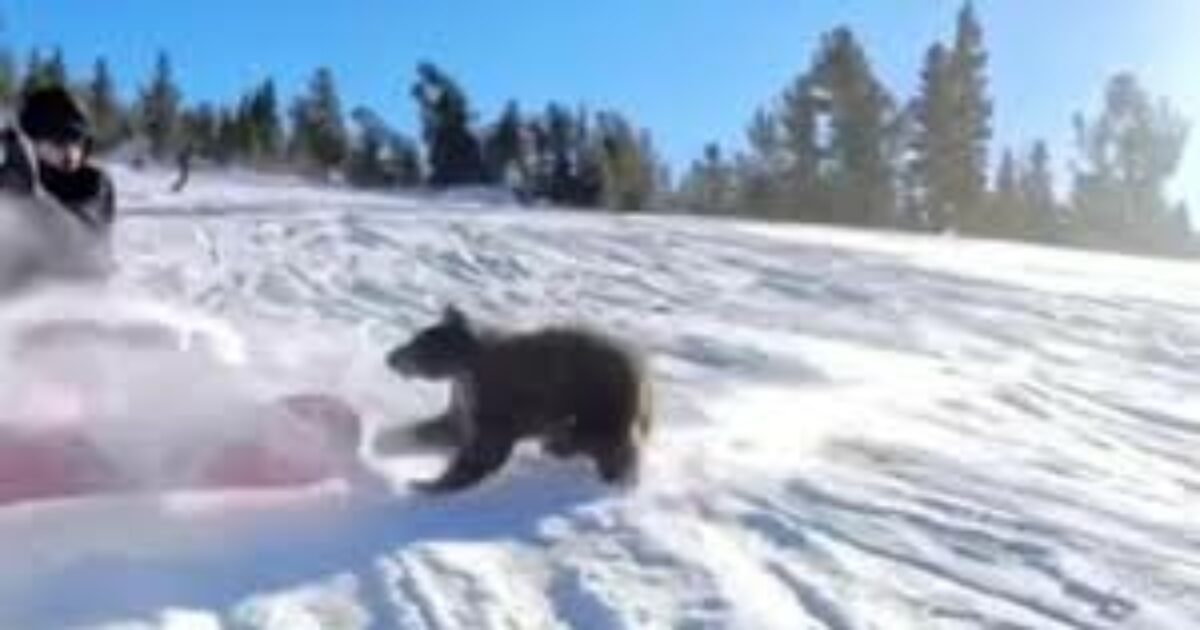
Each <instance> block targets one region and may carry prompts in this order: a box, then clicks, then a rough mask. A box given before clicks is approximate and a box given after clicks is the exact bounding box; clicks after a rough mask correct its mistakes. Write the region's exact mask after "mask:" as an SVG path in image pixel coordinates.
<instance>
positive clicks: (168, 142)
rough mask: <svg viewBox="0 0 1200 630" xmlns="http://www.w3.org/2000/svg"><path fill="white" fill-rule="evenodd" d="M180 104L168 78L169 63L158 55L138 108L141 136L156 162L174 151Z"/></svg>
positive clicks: (164, 55) (172, 79)
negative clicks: (145, 140) (144, 138)
mask: <svg viewBox="0 0 1200 630" xmlns="http://www.w3.org/2000/svg"><path fill="white" fill-rule="evenodd" d="M181 100H182V97H181V95H180V91H179V88H178V87H176V85H175V81H174V78H173V77H172V75H171V62H170V59H168V57H167V54H166V53H165V52H160V53H159V54H158V61H157V62H156V63H155V66H154V74H153V76H152V77H151V79H150V84H149V85H148V86H146V88H145V89H144V90H143V91H142V98H141V105H140V107H139V120H140V123H141V132H142V133H143V134H145V136H146V139H147V140H148V141H149V143H150V154H151V156H152V157H154V158H155V159H163V158H164V157H166V155H167V153H168V152H169V151H171V150H173V149H174V148H175V142H176V134H177V133H178V117H179V104H180V101H181Z"/></svg>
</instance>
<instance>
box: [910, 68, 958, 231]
mask: <svg viewBox="0 0 1200 630" xmlns="http://www.w3.org/2000/svg"><path fill="white" fill-rule="evenodd" d="M955 109H956V107H955V96H954V92H953V90H952V86H951V79H950V54H949V53H948V52H947V50H946V48H945V47H944V46H942V45H941V44H934V45H933V46H931V47H930V48H929V51H928V52H927V53H926V55H925V65H924V68H923V69H922V71H921V87H920V93H919V95H918V96H917V98H916V100H915V101H914V103H913V107H912V111H913V123H914V130H913V136H912V148H911V150H912V159H911V161H910V163H909V168H910V169H911V181H912V184H913V190H914V196H915V197H916V207H917V208H916V215H917V216H916V217H914V223H916V224H917V225H919V226H921V227H925V228H928V229H932V230H935V231H940V230H944V229H946V228H949V227H952V226H954V225H956V224H957V223H958V217H957V216H956V215H957V214H958V210H959V206H958V204H957V200H956V191H955V183H954V179H955V172H956V170H957V167H956V165H955V164H954V160H955V159H956V158H955V154H956V151H955V144H956V141H955V134H954V128H953V125H954V115H955Z"/></svg>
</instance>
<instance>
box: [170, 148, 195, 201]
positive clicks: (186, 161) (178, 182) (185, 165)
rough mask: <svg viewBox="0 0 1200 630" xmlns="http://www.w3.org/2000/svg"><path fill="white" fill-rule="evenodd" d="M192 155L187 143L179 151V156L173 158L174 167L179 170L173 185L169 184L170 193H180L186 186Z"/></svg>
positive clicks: (190, 173)
mask: <svg viewBox="0 0 1200 630" xmlns="http://www.w3.org/2000/svg"><path fill="white" fill-rule="evenodd" d="M192 153H193V149H192V145H191V143H188V144H186V145H184V147H183V149H181V150H180V151H179V155H177V156H175V165H176V166H177V167H178V168H179V175H178V176H177V177H176V179H175V183H174V184H171V192H175V193H177V192H181V191H182V190H183V189H184V187H185V186H187V183H188V180H189V179H190V178H191V175H192Z"/></svg>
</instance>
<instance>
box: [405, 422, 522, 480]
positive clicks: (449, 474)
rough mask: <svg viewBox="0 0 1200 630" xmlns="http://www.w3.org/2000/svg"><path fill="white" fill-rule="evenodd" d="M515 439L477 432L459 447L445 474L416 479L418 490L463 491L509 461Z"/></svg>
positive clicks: (499, 434) (511, 436)
mask: <svg viewBox="0 0 1200 630" xmlns="http://www.w3.org/2000/svg"><path fill="white" fill-rule="evenodd" d="M515 441H516V438H515V436H513V435H511V434H504V433H500V432H496V431H488V432H480V433H479V434H477V436H476V437H475V439H474V440H472V441H471V443H470V444H468V445H467V446H466V447H464V448H463V449H461V450H460V451H459V452H458V454H457V455H456V456H455V458H454V461H453V462H451V464H450V466H449V467H448V468H447V469H446V471H445V472H444V473H442V475H441V476H440V477H438V478H437V479H434V480H431V481H417V482H414V483H413V487H414V488H415V489H417V490H419V491H421V492H427V493H443V492H453V491H456V490H462V489H464V488H467V487H470V486H473V485H475V484H477V483H479V482H480V481H481V480H482V479H483V478H484V477H487V476H488V475H490V474H491V473H493V472H495V471H496V470H497V469H498V468H500V466H502V465H503V464H504V462H505V461H506V460H508V456H509V455H510V454H511V453H512V450H513V444H514V443H515Z"/></svg>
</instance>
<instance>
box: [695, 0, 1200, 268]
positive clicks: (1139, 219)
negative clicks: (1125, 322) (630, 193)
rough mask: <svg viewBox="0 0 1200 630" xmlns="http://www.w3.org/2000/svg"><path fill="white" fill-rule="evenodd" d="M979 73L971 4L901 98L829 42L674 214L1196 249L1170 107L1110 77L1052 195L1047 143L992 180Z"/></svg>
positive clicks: (703, 174) (847, 50) (1001, 165)
mask: <svg viewBox="0 0 1200 630" xmlns="http://www.w3.org/2000/svg"><path fill="white" fill-rule="evenodd" d="M987 62H988V52H987V48H986V45H985V40H984V30H983V27H982V25H981V24H980V22H979V20H978V17H977V15H976V12H975V10H974V8H973V6H972V5H971V3H969V2H968V3H966V4H965V5H964V6H963V7H962V9H961V10H960V11H959V14H958V20H957V27H956V29H955V33H954V37H953V40H952V41H950V42H948V43H943V42H936V43H934V44H932V45H931V46H930V47H929V48H928V51H927V53H926V55H925V59H924V66H923V69H922V71H921V76H920V84H919V91H918V93H917V94H916V95H915V96H913V97H912V98H910V99H908V100H901V99H899V98H898V97H897V96H895V95H894V94H893V93H892V92H890V91H889V90H888V89H887V87H886V86H885V85H884V84H883V83H882V81H880V80H879V78H878V77H876V76H875V74H874V72H873V70H872V66H871V63H870V60H869V58H868V56H867V53H866V51H865V50H864V48H863V46H862V45H861V44H860V42H859V41H858V39H857V38H856V37H855V35H854V33H853V32H852V31H851V30H850V29H848V28H838V29H835V30H833V31H831V32H829V33H828V34H826V35H825V36H824V37H823V38H822V39H821V41H820V43H819V45H818V47H817V51H816V53H815V55H814V56H813V59H812V61H811V63H810V65H809V67H808V68H807V69H806V70H805V71H804V72H803V73H801V74H800V75H799V76H798V77H796V78H795V80H794V81H792V83H791V84H790V85H789V86H787V88H786V89H785V90H784V91H783V92H782V94H781V95H780V96H779V97H778V98H777V99H776V100H775V101H774V102H772V103H771V104H770V105H768V106H766V107H764V108H762V109H761V110H760V111H759V112H758V113H757V114H756V115H755V116H754V118H753V120H752V121H751V122H750V124H749V126H748V129H747V133H746V141H747V142H746V144H747V148H746V149H744V150H742V151H739V152H737V153H734V154H729V153H728V152H726V151H724V150H723V149H722V148H721V147H719V146H717V145H716V144H712V145H709V146H708V147H707V148H706V149H705V151H704V154H703V156H702V157H701V158H700V159H698V160H696V161H695V162H694V163H693V164H692V165H691V167H690V169H689V170H688V171H687V173H686V174H685V176H684V177H683V179H682V181H681V182H680V187H679V190H678V200H677V202H678V203H679V204H681V205H683V206H685V207H689V208H692V209H694V210H696V211H700V212H709V213H717V214H736V215H750V216H754V217H760V218H770V219H779V220H794V221H816V222H824V223H836V224H848V225H862V226H882V227H888V228H901V229H911V230H921V231H954V232H958V233H965V234H973V235H982V236H989V237H1000V238H1014V239H1023V240H1031V241H1040V242H1048V243H1059V244H1070V245H1078V246H1085V247H1101V248H1106V249H1118V250H1124V251H1132V252H1152V253H1161V254H1193V253H1195V252H1196V245H1195V241H1194V239H1193V234H1192V230H1191V225H1190V222H1189V213H1188V210H1187V208H1186V207H1185V206H1184V205H1183V204H1182V203H1181V202H1178V201H1173V200H1171V199H1169V198H1168V195H1167V192H1166V186H1167V183H1168V182H1169V180H1170V178H1171V177H1172V175H1173V174H1174V173H1175V171H1176V169H1177V168H1178V166H1179V163H1180V160H1181V158H1182V156H1183V150H1184V146H1185V143H1186V139H1187V135H1188V124H1187V123H1186V122H1185V121H1184V120H1183V119H1182V118H1181V117H1180V115H1179V114H1178V113H1177V112H1176V111H1175V110H1174V109H1173V108H1172V107H1171V105H1170V104H1169V103H1168V102H1167V101H1165V100H1162V99H1156V98H1155V97H1153V96H1152V95H1150V94H1149V93H1147V91H1146V90H1145V89H1144V88H1143V87H1142V86H1141V85H1140V84H1139V83H1138V80H1137V78H1136V77H1135V76H1134V75H1132V74H1128V73H1124V74H1118V75H1117V76H1114V77H1113V78H1112V79H1111V80H1110V81H1109V83H1108V85H1107V86H1106V88H1105V90H1104V98H1103V102H1102V103H1101V106H1100V109H1099V111H1098V113H1096V114H1094V115H1090V116H1088V115H1084V114H1077V115H1076V116H1075V117H1074V119H1073V124H1074V129H1075V137H1076V141H1075V145H1076V146H1075V155H1074V156H1073V159H1072V160H1071V162H1070V163H1071V165H1072V168H1071V181H1070V182H1069V185H1068V186H1067V187H1064V188H1063V190H1068V191H1069V192H1068V193H1067V194H1066V195H1060V194H1058V193H1057V192H1056V191H1057V190H1059V189H1058V188H1057V187H1056V185H1055V181H1054V177H1055V168H1054V166H1053V162H1052V157H1051V155H1050V151H1049V149H1048V147H1047V145H1046V143H1045V142H1043V141H1037V142H1034V143H1032V145H1030V146H1028V147H1015V148H1014V147H1005V148H1003V149H1001V150H999V151H998V152H997V156H998V159H997V160H996V161H995V162H996V167H995V169H994V170H992V169H990V168H989V163H990V161H989V154H990V152H991V150H992V141H993V135H994V134H993V126H992V120H993V117H994V114H995V112H994V107H993V103H992V100H991V98H990V96H989V90H988V77H987ZM1064 122H1065V121H1064Z"/></svg>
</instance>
